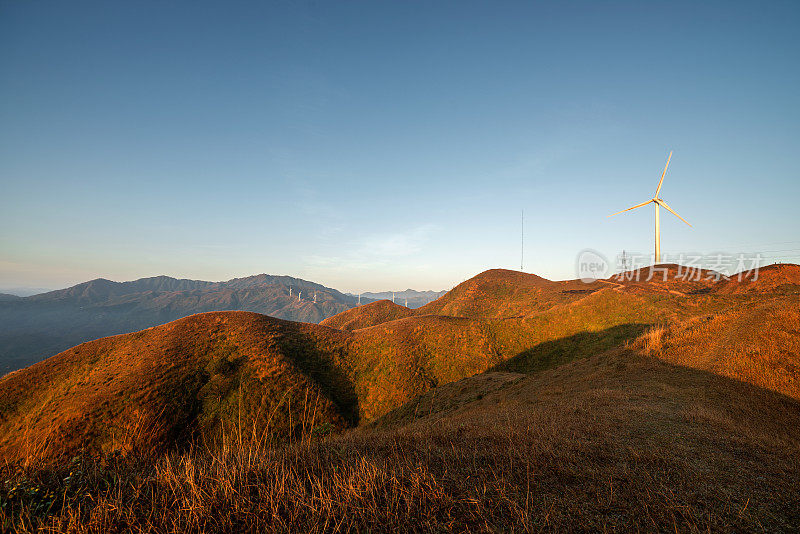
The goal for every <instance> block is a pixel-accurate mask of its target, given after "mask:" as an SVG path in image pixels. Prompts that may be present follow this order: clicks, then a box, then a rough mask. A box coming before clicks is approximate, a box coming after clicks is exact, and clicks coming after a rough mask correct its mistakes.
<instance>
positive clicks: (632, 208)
mask: <svg viewBox="0 0 800 534" xmlns="http://www.w3.org/2000/svg"><path fill="white" fill-rule="evenodd" d="M651 202H653V201H652V200H648V201H647V202H642V203H641V204H636V205H635V206H633V207H631V208H628V209H626V210H622V211H618V212H617V213H612V214H611V215H609V217H613V216H614V215H619V214H620V213H625V212H626V211H631V210H635V209H636V208H641V207H642V206H646V205H648V204H650V203H651Z"/></svg>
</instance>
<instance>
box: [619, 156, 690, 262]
mask: <svg viewBox="0 0 800 534" xmlns="http://www.w3.org/2000/svg"><path fill="white" fill-rule="evenodd" d="M671 158H672V152H670V153H669V156H668V157H667V164H666V165H664V172H662V173H661V180H660V181H659V182H658V188H656V194H655V195H653V198H651V199H650V200H648V201H647V202H642V203H641V204H636V205H635V206H633V207H631V208H628V209H626V210H622V211H618V212H617V213H614V214H612V215H609V217H613V216H614V215H619V214H620V213H625V212H626V211H631V210H635V209H636V208H641V207H642V206H647V205H648V204H650V203H651V202H652V203H653V204H655V206H656V256H655V257H656V261H655V262H656V263H661V214H660V213H659V208H660V207H663V208H664V209H665V210H667V211H668V212H670V213H671V214H673V215H674V216H675V217H677V218H679V219H680V220H682V221H683V222H685V223H686V224H689V222H688V221H687V220H686V219H684V218H683V217H681V216H680V215H678V214H677V213H675V212H674V211H673V210H672V208H670V207H669V204H667V203H666V202H664V199H661V198H659V197H658V194H659V193H660V192H661V186H662V185H663V184H664V175H665V174H667V167H669V160H670V159H671ZM689 226H690V227H691V226H692V225H691V224H689Z"/></svg>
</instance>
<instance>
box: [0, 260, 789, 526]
mask: <svg viewBox="0 0 800 534" xmlns="http://www.w3.org/2000/svg"><path fill="white" fill-rule="evenodd" d="M495 275H496V276H495ZM492 276H493V277H494V278H492V277H489V278H490V279H489V280H483V282H481V283H482V284H484V283H485V284H488V285H484V286H482V287H481V288H479V290H478V291H477V294H478V297H477V298H476V299H473V300H472V301H469V299H467V301H465V302H462V304H464V306H466V307H465V308H463V309H470V310H472V311H473V312H475V313H484V312H483V311H481V310H483V309H484V307H485V306H488V302H489V301H484V297H485V296H486V295H489V294H490V293H491V291H490V289H491V290H492V291H493V290H495V289H498V288H500V289H502V290H503V291H504V290H505V289H503V288H505V287H506V285H505V284H506V282H507V280H506V278H507V277H505V275H504V274H503V273H502V272H500V273H494V274H493V275H492ZM495 278H496V279H495ZM504 280H505V281H504ZM525 280H527V282H530V284H528V285H525V287H523V288H522V289H521V290H520V292H514V293H513V295H512V297H513V298H512V299H511V300H512V301H513V302H512V303H513V306H511V307H508V306H506V307H504V308H503V311H502V312H501V315H502V316H503V317H505V318H497V317H495V318H487V317H471V318H470V317H453V316H430V315H429V316H419V317H408V318H403V319H400V320H393V321H388V322H381V323H380V324H377V325H374V326H371V327H369V328H361V329H357V330H355V331H353V332H344V331H340V330H335V329H331V328H325V327H318V326H314V325H299V324H295V323H287V322H284V321H276V320H273V319H268V318H262V317H260V316H257V315H255V314H237V313H229V314H225V313H223V314H206V315H203V316H195V317H192V318H188V320H184V321H179V322H175V323H170V324H169V325H165V326H164V327H159V328H158V329H152V330H149V331H145V332H140V333H136V334H131V335H129V336H120V337H118V338H109V339H107V340H99V341H98V342H94V344H87V345H84V346H81V347H76V349H73V350H72V351H67V352H66V353H63V354H62V355H59V356H58V357H56V358H55V359H54V360H52V361H50V363H49V364H47V362H45V363H46V365H40V366H38V367H36V366H34V368H31V370H27V371H24V372H20V373H15V374H13V375H10V376H8V377H5V378H4V379H3V380H2V381H0V392H2V393H3V395H2V398H0V442H1V443H0V444H3V443H4V444H5V445H4V446H6V447H7V448H6V449H5V450H6V451H9V450H15V451H18V452H21V454H22V456H21V458H20V461H16V462H11V461H9V462H6V463H5V464H4V465H3V466H2V467H0V483H2V484H1V485H0V524H2V528H3V529H5V530H15V531H20V532H35V531H45V532H47V531H49V532H130V531H133V532H137V531H141V532H143V531H148V532H151V531H158V532H175V531H186V532H241V531H251V532H287V531H288V532H295V531H298V532H299V531H302V532H306V531H308V532H316V531H318V532H344V531H376V532H389V531H418V532H430V531H462V532H463V531H542V530H546V531H609V530H625V531H689V532H695V531H696V532H701V531H703V532H707V531H724V532H727V531H766V532H776V531H777V532H781V531H786V532H791V531H796V530H797V528H798V526H800V507H798V506H797V503H798V502H800V477H798V476H797V474H798V473H800V402H799V401H800V389H798V377H799V375H800V310H798V306H797V302H798V294H797V292H796V289H791V288H789V289H787V288H785V287H783V286H782V285H779V286H775V287H779V290H776V291H775V292H773V293H770V294H768V295H761V294H751V293H750V292H745V293H744V294H733V295H728V294H719V295H718V294H706V293H699V294H697V295H693V296H687V295H678V294H675V293H670V292H669V291H656V290H654V291H650V292H647V291H638V290H637V291H630V292H629V291H622V290H618V289H615V288H613V287H607V284H605V285H603V287H598V288H595V289H592V290H591V291H590V292H588V293H566V294H565V296H564V297H563V299H565V300H564V301H561V302H550V301H547V302H545V301H544V300H536V301H535V302H533V304H532V305H531V306H532V307H531V308H530V309H529V310H528V312H527V313H526V314H525V315H524V316H523V317H506V316H505V314H506V313H511V311H512V308H513V307H514V306H517V304H518V303H519V302H522V301H524V299H525V298H528V297H530V296H531V295H533V294H534V293H536V292H537V291H538V290H539V289H541V287H543V286H542V284H543V283H540V279H535V277H534V278H533V279H529V278H526V279H525ZM527 282H526V283H527ZM545 282H547V281H545ZM548 283H549V282H548ZM545 285H547V284H545ZM770 287H772V286H770ZM492 288H494V289H492ZM500 289H498V290H500ZM570 291H571V290H570ZM523 294H527V295H528V297H524V295H523ZM473 296H474V295H473ZM501 297H502V296H495V298H496V299H500V298H501ZM531 298H532V297H531ZM558 298H562V297H558ZM543 303H544V304H543ZM450 304H452V305H453V306H455V301H452V302H451V303H450ZM459 305H460V304H459ZM540 306H544V307H545V308H546V309H540V308H539V307H540ZM514 313H516V311H514ZM145 349H146V350H145ZM243 369H247V370H248V372H247V373H240V372H239V371H240V370H243ZM490 369H494V370H495V372H489V373H485V374H481V373H483V372H484V371H487V370H490ZM198 370H199V371H202V372H204V373H205V374H203V375H202V377H203V380H200V381H199V382H197V383H196V384H195V385H196V386H197V391H196V392H194V393H191V392H189V393H188V394H187V391H188V390H186V389H185V388H184V389H175V388H174V387H173V386H175V385H185V384H186V383H187V379H191V378H192V377H195V376H197V371H198ZM154 371H158V372H154ZM234 371H235V372H234ZM497 371H499V372H497ZM115 373H116V374H115ZM109 377H111V380H107V379H108V378H109ZM214 377H216V378H214ZM233 377H236V380H235V381H234V380H233ZM248 380H250V381H248ZM252 380H256V381H257V382H253V381H252ZM189 383H191V380H189ZM42 384H47V385H48V387H42ZM51 384H54V386H52V387H51ZM143 384H147V385H152V386H154V387H152V388H145V389H144V390H142V388H141V386H142V385H143ZM209 384H211V385H213V386H214V388H216V389H214V391H220V392H224V393H225V394H224V395H222V398H225V399H227V402H226V403H223V404H220V402H219V401H217V402H216V403H212V404H209V405H206V406H205V407H204V408H203V409H201V410H200V411H199V412H178V413H180V414H181V417H183V419H179V420H178V421H179V424H186V422H187V421H188V422H189V423H190V424H191V425H195V426H194V427H193V428H200V429H203V428H210V429H214V431H215V432H216V433H215V434H214V435H215V436H217V439H197V438H198V435H197V434H194V435H189V436H187V437H186V439H183V440H182V441H179V440H173V441H172V442H170V441H168V440H169V439H172V438H173V437H174V436H175V435H176V434H174V433H171V430H170V428H174V427H175V425H176V422H175V420H174V415H173V413H175V412H173V413H167V412H164V411H157V408H158V407H161V410H163V409H164V406H165V403H164V402H163V401H164V400H165V399H167V398H170V399H174V398H177V399H183V398H184V397H181V395H184V396H186V395H188V397H187V398H189V399H191V398H197V397H192V395H195V394H196V393H197V392H204V393H203V395H204V396H203V397H202V398H204V399H207V398H208V397H207V394H208V393H209V389H208V388H210V387H211V386H209ZM234 384H236V386H235V387H234ZM239 384H245V385H246V384H250V385H253V384H260V386H261V388H263V390H262V389H257V390H249V391H250V392H254V391H257V392H258V395H257V396H254V397H255V398H258V399H262V398H264V397H265V396H266V398H267V399H268V403H267V404H266V405H265V404H263V403H262V402H260V401H259V402H257V403H255V404H254V403H252V402H249V401H247V400H246V399H248V398H249V397H250V395H248V394H246V393H247V391H248V390H244V389H241V388H240V387H239ZM155 386H158V387H155ZM135 387H138V388H139V390H140V391H141V394H139V395H136V396H133V395H131V396H130V398H129V399H128V400H127V401H126V402H122V401H120V402H119V404H115V405H113V406H116V407H118V408H120V410H119V411H118V412H113V413H114V414H115V415H114V418H113V419H112V420H113V422H114V432H112V433H106V434H104V435H103V441H102V444H103V446H102V447H99V448H98V447H95V448H89V449H86V450H85V451H84V452H83V453H79V454H76V455H75V458H73V459H72V460H70V459H69V458H66V459H65V458H64V457H63V454H62V455H60V456H59V455H58V454H54V451H55V449H54V448H56V449H57V448H58V447H62V448H63V446H64V444H65V441H64V437H65V435H66V436H67V437H70V436H72V435H71V434H64V432H63V428H62V427H59V426H58V425H55V424H49V425H48V424H47V416H48V414H52V415H51V419H52V420H56V421H59V420H71V419H70V417H73V416H74V417H83V419H80V420H81V421H82V423H83V425H84V427H85V428H88V429H92V428H96V426H97V425H99V424H100V423H101V422H102V421H104V419H103V417H101V416H103V414H104V413H105V412H102V413H101V412H94V411H92V410H91V409H90V408H92V407H93V406H96V405H99V406H104V405H103V404H102V403H98V402H96V401H97V400H98V399H99V400H106V399H108V398H109V393H110V392H111V393H114V394H115V395H116V392H117V391H123V392H126V391H133V388H135ZM70 391H73V395H74V391H78V392H80V395H78V396H77V398H74V397H70ZM157 392H170V393H171V394H172V396H164V395H159V394H156V393H157ZM111 398H113V396H112V397H111ZM132 401H134V402H132ZM323 401H324V402H327V404H325V406H327V408H325V407H324V406H323V405H322V404H321V402H323ZM409 401H410V402H409ZM81 402H83V404H80V403H81ZM113 406H112V407H113ZM142 406H144V407H147V408H148V409H147V410H141V409H138V411H137V408H140V407H142ZM168 406H171V407H174V406H175V404H168ZM321 406H323V407H322V408H321ZM59 407H60V408H62V410H61V411H59V410H57V409H54V408H59ZM243 407H244V408H243ZM223 408H224V409H223ZM104 409H106V408H104ZM64 414H68V415H69V417H66V416H65V415H64ZM242 414H245V416H244V417H242ZM354 415H355V417H353V416H354ZM359 416H360V422H361V423H369V424H367V425H363V424H362V426H361V427H359V428H357V429H354V430H350V431H348V432H345V433H344V434H340V435H331V434H332V433H334V431H335V430H336V429H337V425H336V424H331V421H334V422H335V421H341V422H342V424H341V425H339V427H341V426H344V423H349V424H351V425H352V424H354V422H355V421H357V420H358V418H359ZM191 417H194V419H192V418H191ZM348 417H350V418H351V419H348ZM92 418H94V419H92ZM336 418H338V419H336ZM373 418H375V419H374V420H373V421H371V422H370V421H369V420H370V419H373ZM159 424H162V425H167V427H168V428H166V429H165V428H160V427H159ZM26 425H27V426H26ZM170 425H171V426H170ZM204 425H205V426H204ZM69 428H73V429H74V428H76V427H75V426H74V425H73V426H72V427H69ZM54 429H55V430H58V431H57V432H56V431H54ZM75 436H77V437H81V436H82V439H83V440H82V441H81V440H80V439H77V438H76V440H75V441H74V442H73V446H74V445H75V444H78V443H84V444H85V443H92V441H91V439H95V437H94V435H93V434H87V433H84V434H83V435H81V434H75ZM87 437H88V438H91V439H86V438H87ZM3 440H5V441H3ZM149 440H150V441H149ZM12 442H13V443H12ZM169 443H172V445H173V446H172V447H169V446H165V445H168V444H169ZM151 444H152V445H153V451H152V452H151V451H150V450H149V448H150V445H151ZM178 445H181V446H178ZM67 450H68V449H67ZM72 450H78V449H74V448H73V449H72ZM62 452H65V451H62ZM6 458H10V456H9V455H7V456H6Z"/></svg>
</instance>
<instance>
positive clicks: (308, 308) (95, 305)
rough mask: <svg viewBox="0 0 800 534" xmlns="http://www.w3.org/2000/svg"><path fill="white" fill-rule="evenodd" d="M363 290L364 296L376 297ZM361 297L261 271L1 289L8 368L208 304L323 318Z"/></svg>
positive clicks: (2, 367) (1, 366)
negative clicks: (25, 291)
mask: <svg viewBox="0 0 800 534" xmlns="http://www.w3.org/2000/svg"><path fill="white" fill-rule="evenodd" d="M371 301H372V300H371V299H366V298H364V297H362V303H367V302H371ZM356 302H357V298H356V297H353V296H351V295H345V294H343V293H341V292H339V291H337V290H335V289H331V288H329V287H325V286H323V285H321V284H316V283H313V282H309V281H306V280H301V279H299V278H292V277H290V276H271V275H267V274H259V275H255V276H249V277H246V278H235V279H233V280H229V281H227V282H207V281H203V280H184V279H176V278H171V277H169V276H156V277H152V278H142V279H139V280H134V281H130V282H112V281H111V280H105V279H103V278H98V279H96V280H91V281H89V282H84V283H82V284H78V285H76V286H73V287H70V288H67V289H60V290H57V291H50V292H47V293H42V294H38V295H33V296H28V297H19V296H15V295H9V294H0V374H4V373H7V372H9V371H13V370H16V369H19V368H22V367H25V366H27V365H30V364H32V363H35V362H37V361H40V360H43V359H44V358H47V357H49V356H52V355H53V354H56V353H58V352H61V351H62V350H65V349H67V348H69V347H72V346H74V345H77V344H79V343H83V342H86V341H90V340H93V339H97V338H100V337H104V336H109V335H115V334H125V333H128V332H134V331H136V330H141V329H143V328H149V327H151V326H156V325H160V324H164V323H167V322H170V321H174V320H175V319H180V318H181V317H185V316H187V315H192V314H195V313H200V312H208V311H225V310H241V311H253V312H258V313H262V314H265V315H271V316H273V317H278V318H281V319H289V320H292V321H300V322H309V323H318V322H320V321H321V320H323V319H325V318H327V317H331V316H333V315H336V314H337V313H340V312H343V311H345V310H348V309H350V308H352V307H354V306H355V305H356Z"/></svg>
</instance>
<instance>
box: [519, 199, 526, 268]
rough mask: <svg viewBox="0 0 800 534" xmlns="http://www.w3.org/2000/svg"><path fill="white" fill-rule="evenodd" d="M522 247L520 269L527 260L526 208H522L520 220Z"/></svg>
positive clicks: (520, 248) (520, 250)
mask: <svg viewBox="0 0 800 534" xmlns="http://www.w3.org/2000/svg"><path fill="white" fill-rule="evenodd" d="M519 234H520V247H519V270H520V271H521V270H522V265H523V261H524V260H525V209H524V208H523V210H522V218H521V221H520V233H519Z"/></svg>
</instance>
